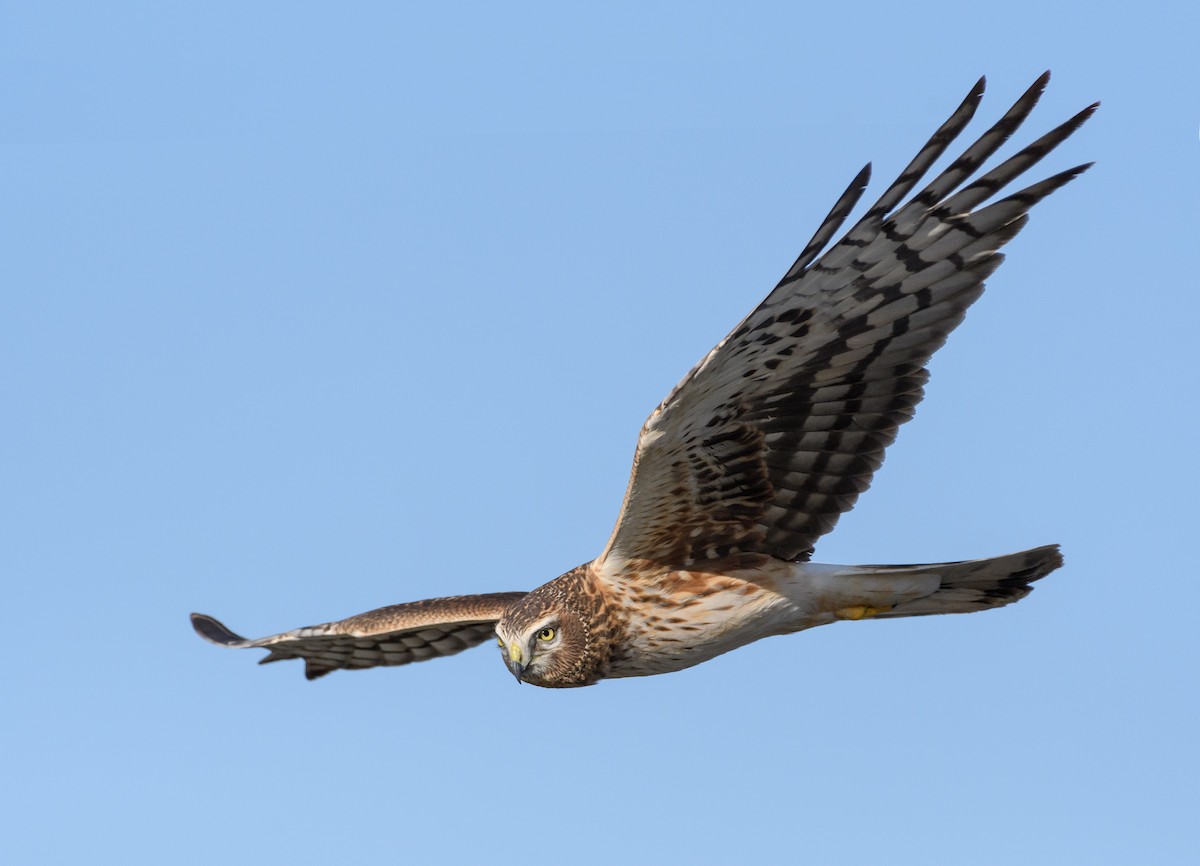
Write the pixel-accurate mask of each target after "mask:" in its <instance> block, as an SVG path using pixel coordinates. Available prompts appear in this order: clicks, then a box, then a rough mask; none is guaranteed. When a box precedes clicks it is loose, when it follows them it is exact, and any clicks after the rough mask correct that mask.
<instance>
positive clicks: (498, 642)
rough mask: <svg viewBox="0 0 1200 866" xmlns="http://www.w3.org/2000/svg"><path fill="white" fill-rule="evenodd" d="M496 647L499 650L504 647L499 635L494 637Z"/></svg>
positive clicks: (502, 639)
mask: <svg viewBox="0 0 1200 866" xmlns="http://www.w3.org/2000/svg"><path fill="white" fill-rule="evenodd" d="M496 646H498V647H501V648H503V647H504V638H502V637H500V636H499V635H497V636H496Z"/></svg>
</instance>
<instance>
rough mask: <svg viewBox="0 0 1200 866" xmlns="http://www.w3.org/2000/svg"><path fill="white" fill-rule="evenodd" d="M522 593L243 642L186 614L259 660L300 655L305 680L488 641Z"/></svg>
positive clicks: (211, 637) (467, 598)
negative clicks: (257, 652)
mask: <svg viewBox="0 0 1200 866" xmlns="http://www.w3.org/2000/svg"><path fill="white" fill-rule="evenodd" d="M524 597H525V593H523V592H493V593H487V594H484V595H457V596H450V597H447V598H431V599H427V600H425V601H414V602H411V603H409V604H394V605H391V606H389V607H381V608H378V609H377V610H371V611H367V612H366V613H360V614H358V615H357V616H352V617H348V618H347V619H340V620H338V621H337V622H327V623H323V624H322V625H311V626H307V627H305V628H297V629H293V630H292V631H285V632H283V633H282V634H275V635H271V636H270V637H264V638H259V639H258V640H247V639H246V638H244V637H242V636H241V635H237V634H234V633H233V632H231V631H230V630H229V629H227V628H226V627H225V626H224V625H222V624H221V623H220V622H218V621H217V620H215V619H213V618H212V617H211V616H206V615H204V614H202V613H194V614H192V627H193V628H195V629H196V633H197V634H199V635H200V636H201V637H202V638H204V639H205V640H208V641H210V642H212V643H215V644H218V645H220V646H227V647H239V648H246V647H250V648H253V647H262V648H263V649H266V650H270V655H268V656H267V657H266V658H264V659H262V660H261V661H260V662H259V664H266V663H267V662H277V661H283V660H284V659H304V675H305V676H306V677H308V679H310V680H315V679H316V678H317V677H320V676H324V675H325V674H327V673H329V672H330V671H335V670H338V669H339V668H373V667H378V666H381V665H406V664H408V663H410V662H420V661H425V660H426V659H432V658H440V657H441V656H452V655H454V654H455V653H459V652H462V651H463V650H465V649H469V648H470V647H473V646H478V645H479V644H481V643H483V642H484V641H488V640H493V639H494V638H495V636H496V634H495V627H496V623H497V622H498V621H499V619H500V617H501V615H503V613H504V610H505V609H506V608H507V607H508V606H509V605H510V604H512V603H513V602H515V601H518V600H519V599H521V598H524Z"/></svg>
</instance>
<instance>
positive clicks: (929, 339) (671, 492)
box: [597, 73, 1096, 580]
mask: <svg viewBox="0 0 1200 866" xmlns="http://www.w3.org/2000/svg"><path fill="white" fill-rule="evenodd" d="M1048 80H1049V73H1046V74H1044V75H1042V76H1041V77H1040V78H1039V79H1038V80H1037V81H1036V82H1035V83H1034V84H1033V86H1032V87H1030V88H1029V90H1028V91H1026V92H1025V94H1024V95H1023V96H1021V98H1020V99H1019V100H1017V102H1016V104H1015V105H1014V106H1013V107H1012V108H1011V109H1010V110H1009V111H1008V113H1007V114H1005V115H1004V117H1002V118H1001V119H1000V120H999V121H998V122H997V123H996V124H995V125H994V126H993V127H992V128H991V129H989V130H987V132H985V133H984V134H983V135H982V136H981V137H980V138H979V140H978V141H976V142H975V143H974V144H972V145H971V146H970V147H968V148H967V149H966V150H965V151H964V152H963V154H962V155H961V156H960V157H958V159H956V160H954V161H953V163H951V164H950V165H949V167H947V168H946V169H945V171H943V172H942V173H941V174H939V175H938V176H937V177H936V178H935V179H934V180H933V181H932V182H931V183H929V185H928V186H926V187H925V188H924V189H922V190H921V191H920V192H918V193H917V194H916V195H915V196H913V197H912V198H911V199H910V200H909V201H908V202H907V203H905V204H903V205H901V204H900V202H901V201H902V200H903V199H904V198H905V196H907V195H908V194H909V192H910V191H911V190H912V189H913V187H914V186H915V185H916V184H917V182H918V181H919V180H920V179H921V178H922V177H923V176H924V175H925V173H926V172H927V171H928V169H929V168H930V166H931V165H932V163H933V162H934V161H935V160H936V159H937V158H938V157H939V156H940V155H941V154H942V152H943V151H944V150H945V149H946V148H947V146H948V145H949V144H950V143H951V142H952V141H953V140H954V139H955V138H956V137H957V136H958V135H959V133H960V132H962V130H963V128H964V127H965V126H966V125H967V123H968V121H969V120H970V119H971V117H972V115H973V114H974V113H975V109H976V107H977V106H978V103H979V100H980V97H981V96H982V95H983V90H984V79H980V80H979V82H978V83H977V84H976V85H975V87H974V88H973V89H972V90H971V92H970V93H969V94H968V96H967V98H966V99H965V100H964V101H963V103H962V104H961V105H960V106H959V107H958V109H957V110H956V111H955V112H954V113H953V114H952V115H951V116H950V118H949V119H948V120H947V121H946V122H945V123H944V124H943V125H942V126H941V128H940V129H938V131H937V132H936V133H935V134H934V136H933V138H931V139H930V140H929V142H928V143H927V144H926V145H925V146H924V147H923V148H922V149H921V151H920V153H918V154H917V156H916V157H915V158H914V159H913V161H912V162H911V163H910V164H909V165H908V167H907V168H906V169H905V170H904V172H903V173H902V174H901V175H900V177H899V178H898V179H897V180H896V182H895V183H893V184H892V185H891V186H890V187H889V188H888V189H887V191H886V192H884V194H883V196H882V197H881V198H880V199H879V201H877V202H876V203H875V204H874V205H873V206H872V207H871V208H870V210H868V211H867V213H866V215H865V216H863V218H862V219H861V220H859V222H858V223H857V224H855V225H854V227H853V228H851V229H850V231H849V232H848V233H847V234H846V235H845V237H843V238H842V239H841V240H840V241H838V242H837V243H836V244H835V245H834V246H832V247H831V248H830V249H829V250H828V251H827V252H825V253H824V254H823V255H822V254H821V251H822V250H823V249H824V248H825V246H826V245H827V244H828V243H829V241H830V239H831V238H832V237H833V236H834V234H835V233H836V232H837V230H838V229H839V228H841V226H842V223H843V222H844V221H845V219H846V217H847V216H848V214H849V213H850V211H851V210H852V209H853V207H854V205H855V204H856V202H857V201H858V199H859V197H860V196H861V195H862V193H863V191H864V190H865V188H866V185H867V180H868V178H869V176H870V165H869V164H868V165H867V167H866V168H864V169H863V170H862V171H861V172H860V173H859V175H858V176H857V177H856V178H855V179H854V181H853V182H852V183H851V184H850V187H849V188H848V189H847V190H846V192H845V193H844V194H843V195H842V197H841V198H840V199H839V200H838V202H837V204H835V205H834V207H833V210H832V211H831V212H830V214H829V216H828V217H826V219H825V221H824V222H823V223H822V224H821V227H820V228H819V229H818V230H817V233H816V235H815V236H814V237H813V239H812V240H811V241H810V242H809V244H808V245H807V246H806V247H805V249H804V251H803V252H802V253H801V254H800V257H799V258H798V259H797V260H796V263H795V264H794V265H792V267H791V269H790V270H789V271H788V272H787V273H786V274H785V275H784V277H783V279H782V280H781V281H780V282H779V284H778V285H777V286H776V287H775V289H774V290H773V291H772V292H771V293H770V294H769V295H768V296H767V298H766V299H765V300H764V301H763V302H762V304H760V305H759V307H758V308H757V309H756V310H754V311H753V312H752V313H751V314H750V315H749V316H748V317H747V318H746V319H745V320H744V321H743V322H741V324H739V325H738V326H737V327H736V328H735V329H734V330H733V331H732V332H731V333H730V334H729V335H728V336H727V337H726V338H725V339H724V340H722V341H721V342H720V343H719V344H717V346H716V348H714V349H713V350H712V351H711V352H710V353H709V354H708V355H707V356H706V357H705V358H704V359H702V360H701V361H700V363H699V364H697V365H696V367H694V368H693V369H692V371H691V372H689V373H688V374H687V375H686V376H685V377H684V378H683V380H682V381H681V382H680V383H679V385H677V386H676V387H675V389H674V390H673V391H672V392H671V393H670V394H669V395H668V396H667V398H666V400H664V401H663V403H662V404H661V405H660V406H659V407H658V408H657V409H655V410H654V412H653V413H651V415H650V417H649V419H647V421H646V423H645V426H644V427H643V428H642V431H641V436H640V438H639V441H638V447H637V452H636V455H635V457H634V463H633V472H632V475H631V477H630V480H629V486H628V489H627V491H626V495H625V501H624V504H623V506H622V509H621V514H620V517H619V518H618V521H617V526H616V529H615V530H614V531H613V534H612V537H611V538H610V539H609V542H608V545H607V547H606V548H605V550H604V552H603V553H602V554H601V557H600V558H599V559H598V561H597V566H598V568H599V571H600V573H601V574H602V575H605V576H606V577H607V578H608V579H609V580H622V579H629V580H636V579H637V577H636V575H637V574H638V573H639V570H640V569H641V568H643V567H644V564H645V563H655V564H658V565H665V566H670V567H686V566H688V565H691V564H693V563H696V562H701V561H703V560H706V559H708V560H711V559H719V558H725V557H728V556H729V555H731V554H737V553H761V554H768V555H770V556H772V557H777V558H779V559H784V560H802V559H807V558H808V556H809V554H810V553H811V551H812V547H813V544H814V543H815V542H816V540H817V539H818V538H819V537H820V536H822V535H824V534H825V533H826V532H828V531H829V530H830V529H832V528H833V526H834V524H835V523H836V522H837V520H838V518H839V517H840V516H841V515H842V514H843V513H844V512H846V511H848V510H850V508H852V507H853V505H854V502H855V500H856V499H857V498H858V495H859V494H860V493H862V492H863V491H864V490H866V489H867V486H868V485H869V484H870V483H871V478H872V476H873V474H874V472H875V470H876V469H878V468H879V466H880V464H881V463H882V461H883V452H884V449H885V448H886V447H887V446H888V445H889V444H891V442H892V441H893V439H895V437H896V431H897V428H899V426H900V425H901V424H903V423H904V422H905V421H907V420H908V419H909V418H911V417H912V415H913V410H914V407H915V406H916V405H917V403H918V402H919V401H920V400H921V396H922V387H923V386H924V384H925V381H926V379H927V378H928V374H927V372H926V370H925V364H926V362H927V361H928V360H929V357H930V356H931V355H932V354H933V352H934V351H935V350H936V349H937V348H938V347H939V346H941V345H942V343H943V342H944V341H945V339H946V336H947V335H948V334H949V333H950V331H952V330H953V329H954V328H955V327H956V326H957V325H958V324H959V322H961V321H962V319H963V316H964V314H965V312H966V309H967V307H969V306H970V305H971V304H972V303H973V302H974V301H975V300H976V299H977V298H978V297H979V296H980V294H981V293H982V291H983V281H984V279H985V278H986V277H987V276H989V275H990V274H991V273H992V271H994V270H995V269H996V268H997V266H999V264H1000V262H1001V260H1002V259H1003V256H1002V255H1000V254H999V253H998V252H997V250H999V249H1000V247H1001V246H1003V245H1004V244H1005V243H1007V242H1008V241H1010V240H1012V238H1013V237H1014V236H1015V235H1016V234H1017V232H1018V231H1020V230H1021V228H1022V227H1024V225H1025V223H1026V221H1027V220H1028V215H1027V211H1028V210H1029V209H1030V208H1031V207H1032V206H1033V205H1034V204H1036V203H1037V202H1039V201H1041V200H1042V199H1043V198H1045V197H1046V196H1047V195H1049V194H1050V193H1051V192H1053V191H1054V190H1056V189H1058V188H1059V187H1061V186H1063V185H1064V184H1066V183H1067V182H1068V181H1069V180H1071V179H1072V178H1074V177H1075V176H1076V175H1078V174H1080V173H1081V172H1083V171H1084V170H1085V169H1087V168H1088V167H1089V165H1090V164H1088V165H1081V166H1078V167H1076V168H1072V169H1068V170H1067V171H1064V172H1061V173H1059V174H1055V175H1053V176H1052V177H1049V178H1047V179H1045V180H1042V181H1040V182H1038V183H1034V184H1032V185H1031V186H1027V187H1025V188H1024V189H1021V190H1019V191H1018V192H1014V193H1012V194H1010V195H1008V196H1006V197H1004V198H1001V199H999V200H998V201H995V202H994V203H992V204H989V205H987V206H984V207H981V208H979V209H978V210H976V208H978V207H979V206H980V205H981V204H983V203H984V202H985V201H986V200H987V199H989V198H991V197H992V196H993V195H994V194H996V193H998V192H999V191H1000V190H1001V189H1002V188H1003V187H1004V186H1005V185H1007V184H1008V183H1009V182H1010V181H1012V180H1013V179H1015V178H1017V177H1018V176H1019V175H1021V174H1022V173H1023V172H1024V171H1025V170H1027V169H1028V168H1030V167H1031V166H1033V165H1034V164H1035V163H1036V162H1038V160H1040V159H1041V158H1042V157H1044V156H1045V155H1046V154H1047V153H1049V152H1050V151H1051V150H1053V149H1054V148H1055V147H1056V146H1057V145H1058V144H1059V143H1061V142H1062V141H1063V140H1064V139H1066V138H1067V137H1068V136H1069V135H1070V134H1071V133H1072V132H1074V131H1075V130H1076V129H1078V128H1079V126H1080V125H1082V124H1083V122H1084V121H1085V120H1087V118H1088V117H1089V116H1090V115H1091V114H1092V112H1093V111H1094V110H1095V108H1096V105H1092V106H1089V107H1088V108H1087V109H1085V110H1083V111H1082V112H1080V113H1079V114H1077V115H1076V116H1075V117H1073V118H1071V119H1070V120H1068V121H1067V122H1066V123H1064V124H1062V125H1061V126H1059V127H1058V128H1056V129H1054V130H1053V131H1051V132H1050V133H1048V134H1047V135H1045V136H1043V137H1042V138H1040V139H1038V140H1037V141H1035V142H1033V143H1032V144H1030V145H1029V146H1028V147H1026V148H1024V149H1023V150H1021V151H1020V152H1019V153H1017V154H1016V155H1015V156H1013V157H1011V158H1010V159H1008V160H1006V161H1004V162H1003V163H1001V164H1000V165H998V166H997V167H996V168H994V169H992V170H991V171H988V172H987V173H986V174H984V175H982V176H981V177H979V178H978V179H976V180H974V181H973V182H970V183H968V184H966V185H965V186H962V184H963V183H964V182H965V181H967V180H968V179H969V178H970V177H971V176H972V175H973V174H974V173H975V172H976V170H978V169H979V168H980V166H981V165H982V163H983V162H984V161H985V160H986V159H987V158H988V157H990V156H991V155H992V154H993V153H994V152H995V151H996V150H997V148H999V147H1000V145H1001V144H1003V143H1004V141H1006V140H1007V139H1008V138H1009V136H1010V135H1012V133H1013V132H1014V131H1015V130H1016V129H1017V128H1018V127H1019V126H1020V125H1021V123H1022V121H1024V120H1025V118H1026V117H1027V116H1028V114H1029V112H1030V111H1031V110H1032V109H1033V107H1034V105H1035V104H1036V103H1037V101H1038V98H1039V97H1040V95H1041V93H1042V90H1043V89H1044V87H1045V85H1046V82H1047V81H1048ZM818 256H820V258H818ZM623 575H624V577H622V576H623Z"/></svg>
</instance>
